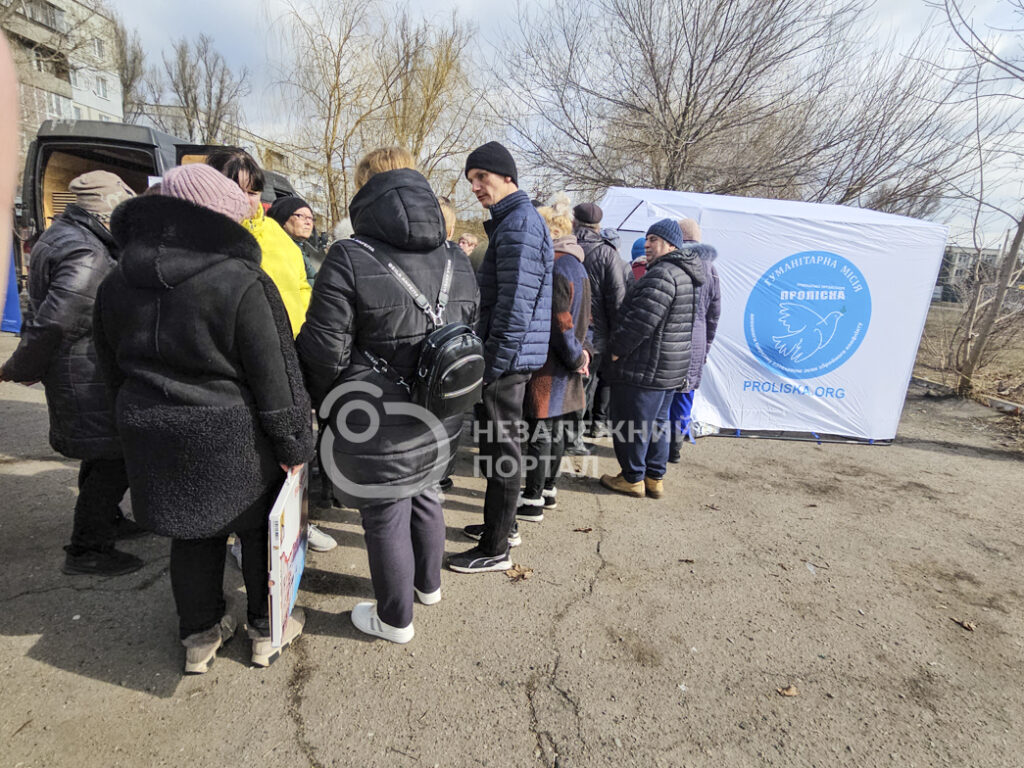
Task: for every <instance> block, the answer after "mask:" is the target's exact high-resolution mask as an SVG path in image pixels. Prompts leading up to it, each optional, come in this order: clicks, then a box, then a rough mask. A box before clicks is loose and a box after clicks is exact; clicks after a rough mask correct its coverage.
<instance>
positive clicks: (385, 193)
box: [348, 168, 445, 251]
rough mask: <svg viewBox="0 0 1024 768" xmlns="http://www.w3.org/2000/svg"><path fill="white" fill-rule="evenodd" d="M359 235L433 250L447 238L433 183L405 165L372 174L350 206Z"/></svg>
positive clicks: (399, 246) (401, 247)
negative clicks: (431, 184)
mask: <svg viewBox="0 0 1024 768" xmlns="http://www.w3.org/2000/svg"><path fill="white" fill-rule="evenodd" d="M348 211H349V216H350V217H351V218H352V226H353V228H354V229H355V236H356V237H359V235H365V236H366V237H372V238H373V239H374V240H379V241H381V242H384V243H388V244H389V245H392V246H394V247H395V248H397V249H398V250H400V251H432V250H434V249H435V248H438V247H439V246H441V245H442V244H443V243H444V241H445V228H444V216H443V215H442V214H441V206H440V204H439V203H438V202H437V197H436V196H435V195H434V190H433V189H431V188H430V183H429V182H428V181H427V180H426V179H425V178H424V177H423V174H421V173H420V172H419V171H414V170H412V169H410V168H401V169H399V170H397V171H385V172H384V173H378V174H377V175H375V176H373V177H371V178H370V180H369V181H368V182H366V184H365V185H363V188H362V189H360V190H359V191H358V192H356V194H355V196H354V197H353V198H352V202H351V204H350V205H349V207H348Z"/></svg>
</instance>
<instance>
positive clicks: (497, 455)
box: [448, 141, 555, 573]
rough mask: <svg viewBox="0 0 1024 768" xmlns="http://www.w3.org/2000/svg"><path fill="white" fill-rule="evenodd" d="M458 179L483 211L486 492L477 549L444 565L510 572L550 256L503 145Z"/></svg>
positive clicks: (473, 160) (543, 350)
mask: <svg viewBox="0 0 1024 768" xmlns="http://www.w3.org/2000/svg"><path fill="white" fill-rule="evenodd" d="M466 178H467V179H468V180H469V183H470V184H471V185H472V187H473V194H474V195H476V199H477V200H479V201H480V204H481V205H482V206H483V207H484V208H487V209H489V210H490V212H491V220H490V221H488V222H485V223H484V230H485V231H486V232H487V238H488V244H487V253H486V254H484V260H483V263H482V264H481V265H480V271H479V272H478V274H477V280H478V282H479V284H480V320H479V322H478V323H477V333H478V334H479V335H480V338H481V339H483V342H484V366H485V367H484V394H483V408H484V411H485V413H486V418H485V420H484V422H483V423H482V424H481V425H480V428H481V430H482V437H481V440H480V454H481V457H482V459H483V461H485V462H486V464H485V465H484V471H485V473H486V475H487V493H486V496H485V497H484V525H483V529H482V531H481V530H480V529H479V526H470V529H469V530H467V531H466V532H465V533H466V535H467V536H469V537H470V538H474V539H477V538H478V539H479V541H480V543H479V544H478V545H477V546H475V547H473V548H472V549H471V550H469V551H467V552H461V553H459V554H457V555H452V556H451V557H450V558H449V559H448V567H449V568H451V569H452V570H453V571H457V572H459V573H480V572H485V571H505V570H508V569H509V568H511V567H512V562H511V560H509V557H508V550H509V546H510V545H513V546H514V545H515V544H518V543H519V537H518V532H517V531H513V525H514V524H515V515H516V506H517V503H518V500H519V487H520V479H521V474H522V449H521V446H520V444H519V423H520V422H521V421H522V417H523V396H524V395H525V393H526V383H527V382H528V381H529V380H530V374H531V373H532V372H533V371H536V370H538V369H539V368H540V367H541V366H542V365H544V361H545V360H547V357H548V343H549V340H550V337H551V282H552V278H551V273H552V269H553V267H554V260H555V251H554V248H553V246H552V244H551V234H550V233H549V232H548V228H547V225H545V223H544V220H543V219H542V218H541V217H540V215H539V214H538V213H537V211H536V210H535V209H534V207H533V205H532V204H531V203H530V198H529V196H528V195H527V194H526V193H525V192H523V191H522V190H520V189H519V181H518V172H517V171H516V164H515V160H513V159H512V155H511V154H510V153H509V151H508V150H507V149H505V147H503V146H502V145H501V144H499V143H498V142H496V141H491V142H488V143H487V144H484V145H483V146H482V147H478V148H477V149H475V150H473V151H472V152H471V153H470V155H469V157H468V158H466Z"/></svg>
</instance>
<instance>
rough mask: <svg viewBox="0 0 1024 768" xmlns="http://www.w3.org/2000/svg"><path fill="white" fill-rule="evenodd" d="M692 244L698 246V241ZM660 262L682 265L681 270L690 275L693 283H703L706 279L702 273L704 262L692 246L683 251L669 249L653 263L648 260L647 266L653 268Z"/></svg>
mask: <svg viewBox="0 0 1024 768" xmlns="http://www.w3.org/2000/svg"><path fill="white" fill-rule="evenodd" d="M694 245H698V246H699V243H694ZM662 262H665V263H666V264H675V265H677V266H679V267H682V269H683V271H685V272H686V274H688V275H689V276H690V279H691V280H692V281H693V284H694V285H704V281H705V280H706V279H707V278H706V277H705V275H704V263H703V262H702V261H701V260H700V257H699V256H698V255H697V253H696V251H695V250H694V249H692V248H687V249H686V250H685V251H671V252H669V253H666V254H665V255H664V256H662V257H661V258H660V259H657V260H656V261H655V262H654V263H653V264H651V263H650V262H648V268H650V269H653V268H654V267H656V266H659V265H661V263H662Z"/></svg>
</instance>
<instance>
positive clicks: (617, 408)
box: [611, 384, 675, 483]
mask: <svg viewBox="0 0 1024 768" xmlns="http://www.w3.org/2000/svg"><path fill="white" fill-rule="evenodd" d="M674 395H675V391H674V390H671V389H670V390H660V389H641V388H640V387H634V386H630V385H629V384H612V397H611V421H612V442H613V443H614V445H615V458H616V459H618V460H619V466H620V467H621V468H622V477H623V478H625V479H626V480H627V481H628V482H630V483H638V482H640V481H641V480H643V479H644V478H645V477H649V478H651V479H653V480H660V479H661V478H663V477H664V476H665V471H666V467H667V465H668V448H669V409H670V408H671V406H672V398H673V396H674Z"/></svg>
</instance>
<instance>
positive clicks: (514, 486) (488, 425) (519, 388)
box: [479, 373, 530, 555]
mask: <svg viewBox="0 0 1024 768" xmlns="http://www.w3.org/2000/svg"><path fill="white" fill-rule="evenodd" d="M529 380H530V374H528V373H509V374H505V375H504V376H501V377H499V378H497V379H495V380H494V381H492V382H491V383H490V384H488V385H487V386H486V387H484V395H483V407H484V416H485V418H484V420H483V423H481V425H480V459H479V460H480V461H481V468H482V470H483V472H484V476H485V477H486V478H487V492H486V494H485V495H484V533H483V536H481V537H480V545H479V546H480V549H481V550H483V551H484V552H485V553H486V554H488V555H500V554H502V553H503V552H506V551H507V550H508V535H509V533H511V531H512V525H513V523H515V521H516V504H517V502H518V501H519V487H520V483H521V482H522V475H523V454H522V446H521V445H520V438H521V437H522V433H523V432H524V431H525V430H526V425H525V424H523V423H522V420H523V397H524V396H525V395H526V383H527V382H528V381H529Z"/></svg>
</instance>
